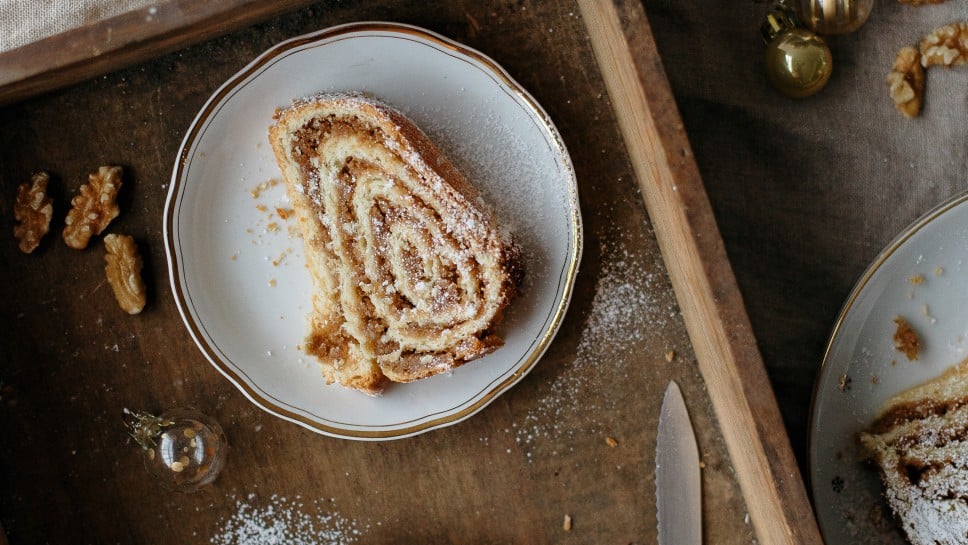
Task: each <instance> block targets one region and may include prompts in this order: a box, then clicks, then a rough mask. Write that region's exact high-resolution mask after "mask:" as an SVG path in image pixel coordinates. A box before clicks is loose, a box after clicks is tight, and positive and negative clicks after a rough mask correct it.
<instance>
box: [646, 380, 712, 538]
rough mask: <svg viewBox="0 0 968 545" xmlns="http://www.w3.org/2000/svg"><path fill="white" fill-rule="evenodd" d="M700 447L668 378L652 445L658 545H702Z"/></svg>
mask: <svg viewBox="0 0 968 545" xmlns="http://www.w3.org/2000/svg"><path fill="white" fill-rule="evenodd" d="M701 486H702V485H701V484H700V478H699V448H698V447H697V446H696V435H695V432H693V430H692V423H691V422H690V421H689V412H688V411H687V410H686V403H685V401H684V400H683V399H682V392H681V391H679V385H678V384H676V383H675V381H670V382H669V386H667V387H666V391H665V396H663V398H662V410H661V412H660V413H659V432H658V436H657V439H656V446H655V504H656V511H657V513H656V517H657V519H658V522H659V525H658V531H659V545H701V543H702V489H701Z"/></svg>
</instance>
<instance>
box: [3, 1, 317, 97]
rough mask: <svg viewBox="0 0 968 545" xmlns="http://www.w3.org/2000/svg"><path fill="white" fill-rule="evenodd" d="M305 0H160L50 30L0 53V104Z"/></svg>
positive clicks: (141, 58)
mask: <svg viewBox="0 0 968 545" xmlns="http://www.w3.org/2000/svg"><path fill="white" fill-rule="evenodd" d="M309 3H310V0H275V1H273V2H264V1H260V0H219V1H218V2H211V1H208V0H178V1H171V2H159V3H157V4H155V5H153V6H150V7H145V8H142V9H137V10H134V11H131V12H128V13H124V14H122V15H118V16H116V17H112V18H110V19H106V20H104V21H99V22H96V23H92V24H90V25H87V26H85V27H81V28H77V29H74V30H71V31H68V32H64V33H62V34H58V35H55V36H51V37H49V38H46V39H43V40H40V41H37V42H34V43H32V44H27V45H25V46H23V47H19V48H17V49H13V50H11V51H7V52H3V53H0V105H3V104H9V103H12V102H15V101H17V100H21V99H23V98H26V97H29V96H33V95H36V94H39V93H43V92H46V91H51V90H53V89H59V88H61V87H65V86H68V85H71V84H73V83H77V82H79V81H83V80H85V79H89V78H92V77H95V76H100V75H102V74H106V73H108V72H111V71H113V70H118V69H121V68H124V67H127V66H130V65H132V64H135V63H138V62H143V61H146V60H148V59H152V58H156V57H158V56H160V55H163V54H166V53H169V52H171V51H175V50H176V49H179V48H182V47H186V46H188V45H190V44H193V43H197V42H200V41H202V40H207V39H211V38H214V37H216V36H221V35H223V34H225V33H228V32H231V31H233V30H236V29H239V28H243V27H245V26H248V25H251V24H253V23H256V22H259V21H263V20H265V19H267V18H268V17H270V16H273V15H278V14H281V13H285V12H288V11H292V10H294V9H297V8H299V7H302V6H305V5H307V4H309Z"/></svg>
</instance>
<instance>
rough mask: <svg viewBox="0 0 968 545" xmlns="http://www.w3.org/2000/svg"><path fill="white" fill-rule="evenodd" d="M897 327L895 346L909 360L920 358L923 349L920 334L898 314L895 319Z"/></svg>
mask: <svg viewBox="0 0 968 545" xmlns="http://www.w3.org/2000/svg"><path fill="white" fill-rule="evenodd" d="M894 323H895V324H897V329H896V330H895V331H894V348H896V349H897V350H898V351H900V352H902V353H904V355H905V356H906V357H907V359H908V360H909V361H915V360H917V359H918V353H919V352H920V350H921V341H920V339H918V334H917V333H916V332H915V331H914V329H912V328H911V326H910V325H909V324H908V323H907V320H905V319H904V318H902V317H900V316H898V317H897V318H895V319H894Z"/></svg>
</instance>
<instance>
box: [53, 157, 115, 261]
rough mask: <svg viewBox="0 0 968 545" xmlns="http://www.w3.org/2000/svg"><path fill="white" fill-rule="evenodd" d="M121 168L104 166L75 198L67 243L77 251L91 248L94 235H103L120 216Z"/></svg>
mask: <svg viewBox="0 0 968 545" xmlns="http://www.w3.org/2000/svg"><path fill="white" fill-rule="evenodd" d="M120 189H121V167H100V168H99V169H98V171H97V172H96V173H94V174H91V175H89V176H88V178H87V183H86V184H84V185H82V186H81V189H80V191H79V192H78V194H77V195H75V196H74V198H73V199H71V210H70V212H68V213H67V218H66V219H65V220H64V224H65V226H64V233H63V236H64V242H66V243H67V245H68V246H70V247H71V248H74V249H76V250H83V249H84V248H87V243H88V242H89V241H90V240H91V237H92V236H93V235H99V234H101V232H102V231H104V229H105V228H107V226H108V224H109V223H111V220H113V219H114V218H116V217H118V213H119V212H120V211H119V209H118V191H119V190H120Z"/></svg>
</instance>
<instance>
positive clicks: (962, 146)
mask: <svg viewBox="0 0 968 545" xmlns="http://www.w3.org/2000/svg"><path fill="white" fill-rule="evenodd" d="M644 5H645V9H646V12H647V14H648V18H649V23H650V25H651V27H652V31H653V34H654V35H655V39H656V43H657V45H658V49H659V53H660V55H661V57H662V63H663V65H664V67H665V70H666V73H667V75H668V78H669V81H670V84H671V86H672V89H673V93H674V94H675V98H676V102H677V105H678V107H679V110H680V113H681V114H682V118H683V123H684V125H685V128H686V132H687V134H688V135H689V140H690V143H691V145H692V148H693V151H694V152H695V155H696V161H697V163H698V165H699V169H700V172H701V173H702V178H703V184H704V185H705V187H706V191H707V193H708V194H709V198H710V201H711V203H712V206H713V210H714V213H715V215H716V220H717V223H718V225H719V229H720V232H721V233H722V235H723V239H724V242H725V245H726V250H727V252H728V254H729V258H730V262H731V264H732V266H733V270H734V272H735V274H736V277H737V282H738V283H739V286H740V290H741V291H742V293H743V297H744V301H745V303H746V308H747V312H748V314H749V317H750V321H751V323H752V325H753V331H754V333H755V334H756V338H757V341H758V343H759V347H760V350H761V352H762V354H763V359H764V362H765V364H766V366H767V370H768V372H769V375H770V379H771V382H772V384H773V388H774V391H775V393H776V395H777V399H778V400H779V403H780V408H781V410H782V411H783V415H784V420H785V423H786V425H787V431H788V432H789V434H790V440H791V442H792V443H793V446H794V450H795V452H796V453H797V455H798V457H799V460H800V462H801V465H802V466H803V469H804V470H806V462H807V456H806V443H807V435H808V434H807V427H808V421H809V418H808V415H809V411H810V405H811V397H812V394H813V384H814V382H815V379H816V378H817V372H818V370H819V367H820V363H821V361H822V359H823V355H824V350H825V348H826V343H827V340H828V338H829V335H830V333H831V329H832V327H833V325H834V323H835V321H836V319H837V315H838V314H839V312H840V310H841V307H842V305H843V304H844V303H845V301H846V300H847V297H848V295H849V294H850V291H851V289H852V288H853V286H854V284H855V283H856V282H857V281H858V280H859V279H860V278H861V276H862V274H863V273H864V271H865V269H866V268H867V267H868V265H869V264H870V263H871V262H872V260H873V259H874V258H875V257H876V256H877V254H878V253H879V252H880V251H881V249H882V248H884V247H885V246H886V245H887V244H888V243H889V242H890V241H891V240H892V239H893V238H894V237H895V236H896V235H897V234H898V233H900V232H901V230H903V229H904V228H905V227H906V226H907V225H908V224H909V223H911V222H912V221H914V220H915V219H916V218H918V217H919V216H921V215H922V214H924V213H926V212H927V211H929V210H930V209H931V208H933V207H934V206H935V205H937V204H939V203H941V202H942V201H944V200H946V199H948V198H950V197H952V196H954V195H956V194H959V193H961V192H963V191H965V190H968V66H959V67H954V68H951V69H945V68H942V67H934V68H931V69H929V70H927V72H926V94H925V99H924V108H923V110H922V112H921V115H920V117H918V118H916V119H907V118H905V117H903V116H902V115H901V114H899V113H898V112H897V111H896V110H895V109H894V106H893V102H892V101H891V99H890V97H889V95H888V87H887V83H886V81H885V79H886V77H887V74H888V73H889V72H890V70H891V67H892V65H893V64H894V58H895V56H896V54H897V51H898V50H899V49H901V48H902V47H904V46H908V45H911V46H916V45H917V44H918V41H919V40H920V39H921V37H922V36H924V35H925V34H927V33H929V32H930V31H931V30H933V29H935V28H937V27H939V26H943V25H945V24H948V23H951V22H954V21H968V0H947V1H946V2H944V3H942V4H939V5H930V6H927V5H926V6H922V7H913V6H908V5H904V4H901V3H899V2H898V1H897V0H875V2H874V7H873V10H872V12H871V16H870V18H869V20H868V21H867V23H866V24H865V25H864V26H862V27H860V28H859V29H858V30H857V31H856V32H853V33H851V34H846V35H842V36H828V37H826V41H827V43H828V45H829V46H830V49H831V52H832V54H833V74H832V76H831V79H830V82H829V83H828V84H827V86H826V88H824V89H823V90H822V91H821V92H820V93H818V94H817V95H815V96H813V97H810V98H806V99H801V100H793V99H789V98H786V97H784V96H782V95H780V94H779V93H777V92H775V91H774V90H773V89H772V88H771V87H770V86H769V84H768V83H767V82H766V79H765V77H764V75H763V68H762V62H763V53H764V51H765V48H766V44H764V42H763V40H762V38H761V37H760V34H759V25H760V23H761V22H762V20H763V17H764V15H765V13H766V12H767V9H768V7H769V5H768V4H763V3H755V2H754V1H753V0H740V1H735V0H734V1H731V2H721V1H712V2H710V1H705V0H687V1H682V0H644ZM954 363H956V362H952V364H954ZM804 475H807V472H806V471H804Z"/></svg>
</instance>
